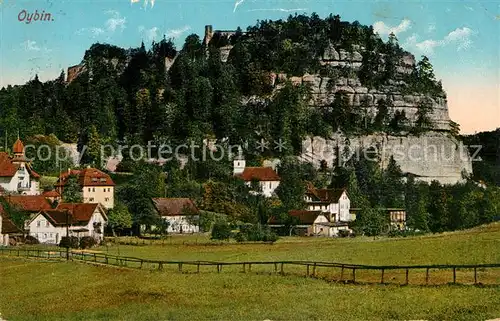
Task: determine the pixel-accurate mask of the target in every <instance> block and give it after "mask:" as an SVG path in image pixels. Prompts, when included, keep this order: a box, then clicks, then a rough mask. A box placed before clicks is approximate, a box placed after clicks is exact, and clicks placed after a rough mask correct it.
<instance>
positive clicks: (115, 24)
mask: <svg viewBox="0 0 500 321" xmlns="http://www.w3.org/2000/svg"><path fill="white" fill-rule="evenodd" d="M107 13H108V14H110V15H111V16H112V17H111V18H109V19H108V20H106V29H107V30H108V31H109V32H111V33H113V32H115V31H116V29H118V28H120V29H121V30H123V29H125V23H126V22H127V19H126V18H125V17H122V16H121V15H120V13H119V12H118V11H114V10H112V11H108V12H107Z"/></svg>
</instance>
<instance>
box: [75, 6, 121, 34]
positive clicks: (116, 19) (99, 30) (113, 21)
mask: <svg viewBox="0 0 500 321" xmlns="http://www.w3.org/2000/svg"><path fill="white" fill-rule="evenodd" d="M106 14H107V15H110V16H111V17H110V18H109V19H108V20H106V22H105V23H104V26H103V27H91V28H82V29H79V30H77V31H76V34H77V35H80V36H82V35H90V36H91V37H92V38H97V37H99V36H101V35H105V34H107V36H108V38H109V36H110V35H112V34H113V33H115V31H117V30H118V29H120V30H121V31H123V29H125V24H126V22H127V19H126V18H125V17H122V16H121V15H120V13H119V12H118V11H115V10H110V11H107V12H106Z"/></svg>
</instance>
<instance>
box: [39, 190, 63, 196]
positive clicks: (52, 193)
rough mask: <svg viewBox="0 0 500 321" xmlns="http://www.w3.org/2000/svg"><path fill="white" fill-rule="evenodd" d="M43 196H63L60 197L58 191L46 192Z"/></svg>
mask: <svg viewBox="0 0 500 321" xmlns="http://www.w3.org/2000/svg"><path fill="white" fill-rule="evenodd" d="M42 195H43V196H44V197H61V195H59V193H58V192H56V191H46V192H43V193H42Z"/></svg>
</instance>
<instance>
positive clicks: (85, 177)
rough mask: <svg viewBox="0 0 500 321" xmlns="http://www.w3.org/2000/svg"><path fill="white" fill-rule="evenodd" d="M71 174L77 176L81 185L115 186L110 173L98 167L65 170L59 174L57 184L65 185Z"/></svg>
mask: <svg viewBox="0 0 500 321" xmlns="http://www.w3.org/2000/svg"><path fill="white" fill-rule="evenodd" d="M71 175H74V176H77V178H78V184H80V186H115V183H114V182H113V180H112V179H111V177H110V176H109V175H108V174H106V173H104V172H102V171H100V170H98V169H96V168H85V169H82V170H79V169H74V170H70V171H67V172H64V173H62V174H61V176H59V179H58V180H57V183H56V184H55V186H64V185H65V184H66V182H67V180H68V178H69V177H70V176H71Z"/></svg>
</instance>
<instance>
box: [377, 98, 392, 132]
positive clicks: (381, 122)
mask: <svg viewBox="0 0 500 321" xmlns="http://www.w3.org/2000/svg"><path fill="white" fill-rule="evenodd" d="M390 107H392V101H391V100H390V99H387V100H386V99H383V98H382V99H379V100H378V101H377V110H378V111H377V115H376V116H375V122H374V125H375V128H376V129H378V130H384V129H385V127H386V125H387V120H388V117H389V108H390Z"/></svg>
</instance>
